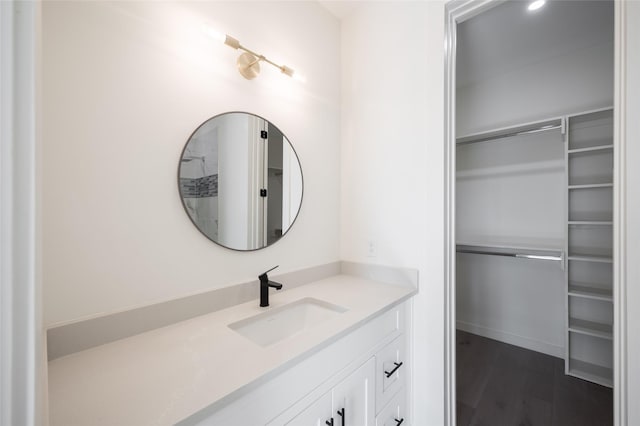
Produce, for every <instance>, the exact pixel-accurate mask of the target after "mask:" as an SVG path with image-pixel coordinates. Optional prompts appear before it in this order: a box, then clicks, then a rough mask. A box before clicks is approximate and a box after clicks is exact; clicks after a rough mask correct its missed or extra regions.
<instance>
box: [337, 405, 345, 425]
mask: <svg viewBox="0 0 640 426" xmlns="http://www.w3.org/2000/svg"><path fill="white" fill-rule="evenodd" d="M338 415H339V416H340V417H342V426H344V421H345V420H344V407H343V408H342V409H340V410H338Z"/></svg>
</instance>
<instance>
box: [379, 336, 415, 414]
mask: <svg viewBox="0 0 640 426" xmlns="http://www.w3.org/2000/svg"><path fill="white" fill-rule="evenodd" d="M404 345H405V339H404V336H400V337H398V338H397V339H395V340H394V341H393V342H391V343H389V344H388V345H387V346H385V347H384V348H383V349H381V350H380V351H379V352H378V353H377V354H376V408H377V410H378V411H380V410H381V409H382V407H384V406H385V405H387V403H388V402H389V401H390V400H391V397H392V396H393V395H395V394H396V393H397V392H398V390H400V389H401V388H402V387H403V386H404V382H405V371H406V369H407V367H408V366H407V359H406V358H405V353H404Z"/></svg>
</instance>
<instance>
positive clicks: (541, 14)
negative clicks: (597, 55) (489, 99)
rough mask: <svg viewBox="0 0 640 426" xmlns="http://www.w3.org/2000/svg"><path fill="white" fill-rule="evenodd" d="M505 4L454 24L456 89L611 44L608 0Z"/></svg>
mask: <svg viewBox="0 0 640 426" xmlns="http://www.w3.org/2000/svg"><path fill="white" fill-rule="evenodd" d="M528 4H529V2H526V1H517V0H511V1H507V2H505V3H503V4H501V5H500V6H496V7H494V8H493V9H490V10H488V11H486V12H484V13H482V14H480V15H478V16H476V17H474V18H472V19H470V20H468V21H465V22H463V23H461V24H460V25H458V36H457V42H458V44H457V48H458V50H457V76H456V77H457V85H458V86H459V87H461V86H464V85H466V84H470V83H473V82H475V81H478V80H482V79H485V78H488V77H490V76H495V75H498V74H500V73H504V72H508V71H510V70H513V69H517V68H521V67H524V66H527V65H528V64H532V63H536V62H540V61H544V60H546V59H549V58H550V57H554V56H559V55H565V54H567V53H569V52H571V51H574V50H577V49H582V48H585V47H589V46H593V45H596V44H600V43H607V42H613V30H614V28H613V23H614V19H613V1H593V0H588V1H579V0H573V1H569V0H564V1H558V0H556V1H554V0H549V1H547V4H546V5H545V6H544V7H542V8H541V9H539V10H537V11H536V12H529V11H527V5H528Z"/></svg>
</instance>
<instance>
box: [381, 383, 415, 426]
mask: <svg viewBox="0 0 640 426" xmlns="http://www.w3.org/2000/svg"><path fill="white" fill-rule="evenodd" d="M406 411H407V410H406V402H405V391H404V389H400V391H399V392H398V393H397V394H395V395H394V397H393V398H391V401H389V403H388V404H387V405H386V406H385V407H384V408H382V409H381V410H380V413H379V414H378V417H376V426H409V420H408V419H407V413H406Z"/></svg>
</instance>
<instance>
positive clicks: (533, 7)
mask: <svg viewBox="0 0 640 426" xmlns="http://www.w3.org/2000/svg"><path fill="white" fill-rule="evenodd" d="M545 3H546V0H536V1H533V2H531V3H529V6H528V7H527V9H529V11H531V12H533V11H534V10H538V9H540V8H541V7H542V6H544V4H545Z"/></svg>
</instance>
